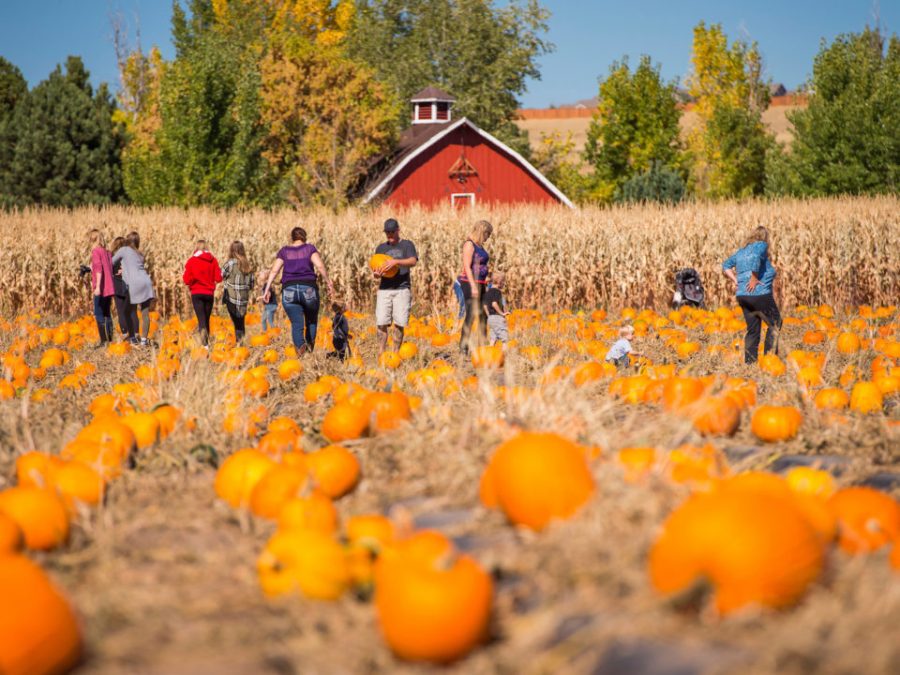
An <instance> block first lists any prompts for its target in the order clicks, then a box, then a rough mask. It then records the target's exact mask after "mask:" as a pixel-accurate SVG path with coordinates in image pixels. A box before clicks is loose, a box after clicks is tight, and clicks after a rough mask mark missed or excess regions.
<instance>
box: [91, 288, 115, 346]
mask: <svg viewBox="0 0 900 675" xmlns="http://www.w3.org/2000/svg"><path fill="white" fill-rule="evenodd" d="M94 319H95V320H96V321H97V332H98V333H99V334H100V342H112V339H113V335H115V330H114V329H113V320H112V296H111V295H108V296H106V297H103V296H100V295H95V296H94Z"/></svg>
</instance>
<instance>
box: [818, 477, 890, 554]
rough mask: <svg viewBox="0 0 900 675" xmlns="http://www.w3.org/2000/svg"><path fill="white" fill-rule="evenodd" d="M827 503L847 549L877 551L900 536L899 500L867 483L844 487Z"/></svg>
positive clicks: (862, 551)
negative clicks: (867, 485)
mask: <svg viewBox="0 0 900 675" xmlns="http://www.w3.org/2000/svg"><path fill="white" fill-rule="evenodd" d="M828 506H829V508H830V509H831V511H832V513H834V515H835V517H836V518H837V521H838V536H839V543H840V545H841V548H842V549H843V550H845V551H846V552H847V553H866V552H868V551H875V550H877V549H879V548H881V547H882V546H884V545H885V544H887V543H889V542H892V541H898V540H900V504H898V503H897V501H896V500H895V499H894V498H892V497H891V496H890V495H887V494H885V493H883V492H879V491H878V490H874V489H872V488H868V487H849V488H843V489H841V490H838V491H837V492H835V493H834V494H833V495H832V496H831V499H829V501H828Z"/></svg>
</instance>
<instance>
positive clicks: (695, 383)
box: [662, 377, 706, 410]
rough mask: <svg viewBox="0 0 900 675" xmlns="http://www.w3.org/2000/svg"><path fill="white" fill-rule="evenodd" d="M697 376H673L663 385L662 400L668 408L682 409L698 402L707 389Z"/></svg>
mask: <svg viewBox="0 0 900 675" xmlns="http://www.w3.org/2000/svg"><path fill="white" fill-rule="evenodd" d="M705 388H706V387H705V386H704V384H703V382H702V381H701V380H699V379H697V378H695V377H671V378H669V379H668V380H666V383H665V385H663V392H662V401H663V407H664V408H665V409H666V410H682V409H683V408H686V407H688V406H690V405H691V404H692V403H695V402H697V401H698V400H699V399H700V397H701V396H703V391H704V390H705Z"/></svg>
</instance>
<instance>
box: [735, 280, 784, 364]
mask: <svg viewBox="0 0 900 675" xmlns="http://www.w3.org/2000/svg"><path fill="white" fill-rule="evenodd" d="M737 301H738V305H740V306H741V309H742V310H743V311H744V321H746V322H747V335H746V336H745V337H744V363H756V358H757V354H758V352H759V335H760V332H761V331H762V323H763V321H765V323H766V340H765V342H764V343H763V353H765V354H768V353H769V352H771V351H774V352H775V353H776V354H777V353H778V335H779V333H780V332H781V312H779V311H778V305H777V304H776V303H775V298H774V297H772V294H771V293H767V294H766V295H739V296H737Z"/></svg>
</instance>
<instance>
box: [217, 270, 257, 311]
mask: <svg viewBox="0 0 900 675" xmlns="http://www.w3.org/2000/svg"><path fill="white" fill-rule="evenodd" d="M222 280H223V282H224V284H223V285H224V286H225V293H226V294H227V295H228V299H229V300H230V301H231V303H232V304H233V305H234V306H235V307H236V308H237V310H238V311H239V312H246V311H247V304H248V303H249V302H250V292H251V291H252V290H253V281H254V280H253V273H252V272H250V273H248V274H244V273H243V272H241V268H240V267H238V261H237V260H235V259H234V258H231V259H230V260H229V261H228V262H226V263H225V266H224V267H223V268H222Z"/></svg>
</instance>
